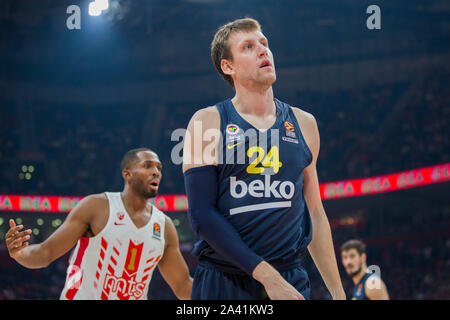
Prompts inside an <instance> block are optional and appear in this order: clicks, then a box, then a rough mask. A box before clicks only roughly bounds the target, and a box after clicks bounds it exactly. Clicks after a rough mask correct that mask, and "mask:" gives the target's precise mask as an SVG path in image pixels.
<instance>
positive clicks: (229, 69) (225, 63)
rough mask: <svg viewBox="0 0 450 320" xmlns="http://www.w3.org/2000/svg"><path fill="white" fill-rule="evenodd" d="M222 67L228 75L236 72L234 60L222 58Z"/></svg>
mask: <svg viewBox="0 0 450 320" xmlns="http://www.w3.org/2000/svg"><path fill="white" fill-rule="evenodd" d="M220 68H221V69H222V71H223V73H225V74H226V75H228V76H231V75H232V74H234V73H235V71H234V67H233V62H232V61H230V60H228V59H222V60H221V61H220Z"/></svg>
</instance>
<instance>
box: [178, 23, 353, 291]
mask: <svg viewBox="0 0 450 320" xmlns="http://www.w3.org/2000/svg"><path fill="white" fill-rule="evenodd" d="M211 57H212V60H213V63H214V65H215V67H216V68H217V71H218V72H219V74H220V75H221V76H222V77H223V78H224V79H225V80H226V81H227V82H228V83H229V84H230V85H231V86H232V87H233V88H234V90H235V92H236V94H235V96H234V97H233V98H232V99H227V100H225V101H222V102H219V103H217V104H216V105H214V106H211V107H207V108H204V109H201V110H199V111H197V112H196V113H195V114H194V115H193V117H192V118H191V120H190V122H189V125H188V128H187V133H186V136H185V141H184V142H185V144H184V151H183V172H184V179H185V188H186V192H187V197H188V202H189V211H188V214H189V219H190V222H191V225H192V228H193V229H194V231H195V232H196V233H197V234H198V236H199V241H198V242H197V243H196V244H195V247H194V254H196V255H197V256H198V257H199V265H198V267H197V270H196V272H195V275H194V284H193V287H192V294H191V298H192V299H264V298H270V299H305V298H306V299H308V298H309V297H310V283H309V279H308V275H307V273H306V271H305V269H304V268H303V265H302V256H303V254H304V253H305V251H306V249H308V250H309V252H310V254H311V256H312V258H313V260H314V262H315V264H316V266H317V268H318V270H319V272H320V273H321V275H322V277H323V279H324V281H325V284H326V286H327V287H328V289H329V292H330V293H331V295H332V297H333V298H334V299H345V294H344V290H343V288H342V284H341V279H340V276H339V272H338V268H337V262H336V257H335V253H334V249H333V242H332V236H331V231H330V225H329V222H328V219H327V217H326V214H325V211H324V208H323V206H322V202H321V199H320V192H319V183H318V178H317V172H316V161H317V156H318V153H319V132H318V129H317V124H316V121H315V119H314V117H313V116H312V115H311V114H308V113H306V112H304V111H302V110H300V109H298V108H294V107H291V106H289V105H288V104H286V103H283V102H281V101H280V100H278V99H276V98H274V95H273V90H272V84H273V83H274V82H275V79H276V74H275V64H274V59H273V55H272V52H271V51H270V49H269V44H268V40H267V38H266V37H265V36H264V34H263V33H262V31H261V27H260V25H259V23H258V22H257V21H256V20H254V19H250V18H245V19H239V20H235V21H233V22H230V23H228V24H226V25H224V26H223V27H221V28H220V29H219V30H218V31H217V32H216V34H215V36H214V39H213V41H212V46H211Z"/></svg>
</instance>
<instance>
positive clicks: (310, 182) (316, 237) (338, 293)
mask: <svg viewBox="0 0 450 320" xmlns="http://www.w3.org/2000/svg"><path fill="white" fill-rule="evenodd" d="M293 110H294V114H295V116H296V118H297V121H298V123H299V124H300V128H301V130H302V134H303V136H304V138H305V141H306V143H307V144H308V147H309V149H310V151H311V153H312V162H311V164H310V165H309V166H308V167H306V168H305V169H304V170H303V174H304V176H305V178H304V189H303V190H304V195H305V201H306V204H307V206H308V209H309V212H310V215H311V221H312V227H313V232H312V234H313V238H312V240H311V243H310V244H309V246H308V250H309V252H310V254H311V257H312V258H313V260H314V263H315V264H316V266H317V269H318V270H319V272H320V274H321V276H322V279H323V280H324V282H325V285H326V286H327V288H328V290H329V292H330V294H331V295H332V297H333V299H345V293H344V289H343V287H342V283H341V278H340V276H339V271H338V266H337V262H336V257H335V251H334V246H333V239H332V236H331V228H330V224H329V221H328V218H327V216H326V213H325V209H324V207H323V204H322V200H321V198H320V190H319V180H318V177H317V169H316V163H317V157H318V154H319V149H320V136H319V130H318V128H317V122H316V120H315V118H314V116H313V115H311V114H309V113H307V112H305V111H302V110H300V109H298V108H293Z"/></svg>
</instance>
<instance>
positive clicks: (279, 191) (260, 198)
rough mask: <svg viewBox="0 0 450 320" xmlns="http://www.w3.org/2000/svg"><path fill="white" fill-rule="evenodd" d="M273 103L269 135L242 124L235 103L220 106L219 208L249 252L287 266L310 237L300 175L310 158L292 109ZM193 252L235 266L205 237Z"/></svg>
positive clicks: (299, 256)
mask: <svg viewBox="0 0 450 320" xmlns="http://www.w3.org/2000/svg"><path fill="white" fill-rule="evenodd" d="M274 101H275V105H276V121H275V123H274V124H273V126H272V127H271V128H270V129H268V130H267V131H265V132H261V131H259V130H258V129H256V128H255V127H253V126H252V125H251V124H249V123H248V122H247V121H246V120H244V119H243V118H242V117H241V116H240V115H239V113H238V112H237V111H236V109H235V108H234V106H233V104H232V102H231V99H227V100H225V101H223V102H220V103H218V104H217V105H216V107H217V109H218V111H219V113H220V130H221V133H222V138H221V141H220V143H219V147H218V151H219V164H218V179H219V190H218V201H217V205H218V209H219V212H220V213H221V214H222V215H223V216H224V217H225V218H226V219H227V220H228V221H229V222H230V223H231V224H232V225H233V226H234V228H235V229H236V230H237V231H238V232H239V234H240V236H241V238H242V239H243V241H244V242H245V243H246V244H247V245H248V246H249V248H251V249H252V250H253V251H254V252H255V253H256V254H258V255H259V256H261V257H262V258H263V259H264V260H266V261H268V262H273V263H274V264H275V263H276V264H278V265H283V264H288V263H290V262H293V261H299V260H300V259H301V254H302V253H303V252H304V251H305V249H306V247H307V246H308V244H309V243H310V241H311V238H312V225H311V218H310V215H309V211H308V208H307V206H306V203H305V199H304V196H303V179H304V175H303V173H302V171H303V169H304V168H305V167H307V166H308V165H309V164H310V163H311V161H312V154H311V151H310V150H309V148H308V146H307V144H306V142H305V140H304V138H303V136H302V133H301V130H300V127H299V124H298V123H297V120H296V118H295V115H294V113H293V111H292V109H291V107H290V106H289V105H288V104H286V103H283V102H281V101H279V100H277V99H274ZM223 241H227V240H226V239H223ZM193 253H194V254H196V255H197V256H199V257H200V258H205V259H207V260H210V261H214V262H216V263H218V264H221V265H225V266H229V267H232V266H231V265H230V263H228V262H227V261H226V260H225V259H224V258H222V257H221V256H220V255H219V254H218V253H216V252H215V251H214V250H213V249H212V248H211V247H210V246H209V245H208V243H207V242H206V241H205V240H203V239H200V240H199V241H198V242H197V243H196V244H195V247H194V250H193Z"/></svg>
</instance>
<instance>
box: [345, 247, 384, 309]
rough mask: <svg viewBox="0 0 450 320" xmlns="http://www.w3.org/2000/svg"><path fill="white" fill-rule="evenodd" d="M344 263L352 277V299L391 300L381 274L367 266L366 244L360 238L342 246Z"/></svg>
mask: <svg viewBox="0 0 450 320" xmlns="http://www.w3.org/2000/svg"><path fill="white" fill-rule="evenodd" d="M341 257H342V264H343V266H344V268H345V271H346V272H347V274H348V275H349V276H350V277H351V278H352V281H353V284H354V285H355V286H354V287H353V292H352V296H351V298H350V299H351V300H389V294H388V292H387V288H386V285H385V283H384V282H383V280H381V278H380V276H379V275H377V274H374V273H372V272H370V271H369V269H368V268H367V262H366V261H367V254H366V245H365V244H364V243H363V242H362V241H360V240H348V241H347V242H345V243H344V244H343V245H342V246H341Z"/></svg>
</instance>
